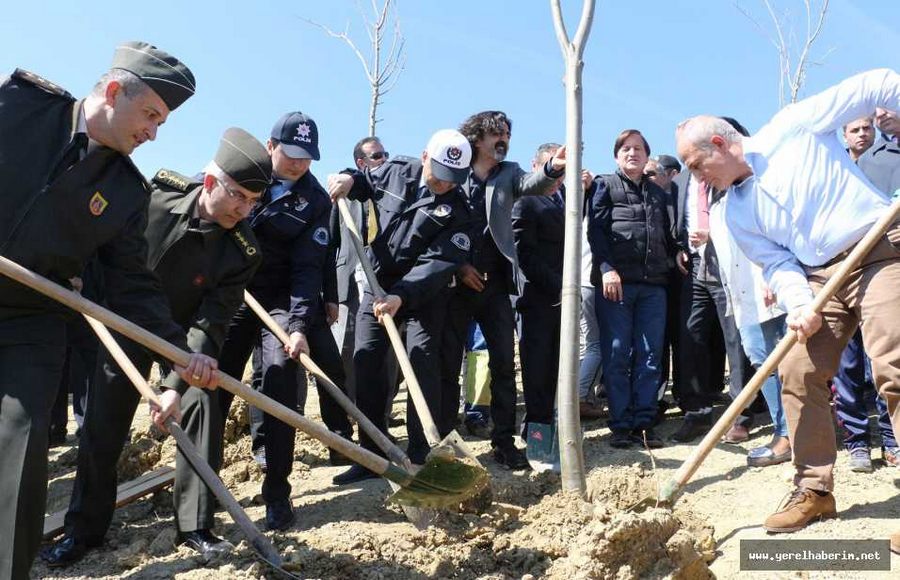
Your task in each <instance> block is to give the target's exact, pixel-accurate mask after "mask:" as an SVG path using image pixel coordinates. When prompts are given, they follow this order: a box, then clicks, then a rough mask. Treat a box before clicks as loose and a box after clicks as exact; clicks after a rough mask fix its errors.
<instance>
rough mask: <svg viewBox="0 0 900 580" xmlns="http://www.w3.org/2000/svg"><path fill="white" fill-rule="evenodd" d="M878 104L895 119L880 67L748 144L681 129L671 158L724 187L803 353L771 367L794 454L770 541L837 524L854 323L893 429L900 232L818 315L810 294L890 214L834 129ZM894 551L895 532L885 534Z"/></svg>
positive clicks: (899, 346) (723, 133) (709, 120)
mask: <svg viewBox="0 0 900 580" xmlns="http://www.w3.org/2000/svg"><path fill="white" fill-rule="evenodd" d="M876 107H882V108H887V109H890V110H900V75H897V73H895V72H894V71H891V70H887V69H881V70H874V71H870V72H867V73H864V74H861V75H857V76H855V77H852V78H850V79H848V80H846V81H844V82H842V83H841V84H839V85H837V86H835V87H832V88H831V89H829V90H827V91H824V92H822V93H820V94H818V95H816V96H813V97H811V98H809V99H806V100H804V101H801V102H799V103H795V104H793V105H790V106H788V107H786V108H784V109H783V110H781V111H780V112H779V113H778V114H776V115H775V117H774V118H773V119H772V120H771V121H770V122H769V123H768V124H767V125H766V126H765V127H763V128H762V129H761V130H760V131H759V132H758V133H757V134H756V135H754V136H753V137H751V138H742V137H741V136H740V135H738V134H737V132H736V131H734V129H733V128H732V127H731V126H730V125H728V124H727V123H725V122H723V121H722V120H721V119H718V118H716V117H709V116H702V117H694V118H692V119H688V120H687V121H685V122H683V123H681V124H680V125H679V127H678V130H677V131H676V140H677V145H678V153H679V156H680V157H681V158H682V160H683V161H684V163H685V165H686V166H687V168H688V170H690V171H691V172H692V173H694V174H695V175H697V177H698V178H699V179H702V180H704V181H706V182H707V183H709V184H710V186H712V187H715V188H717V189H720V190H724V189H727V188H731V190H730V191H729V200H730V201H729V204H728V207H727V208H726V216H725V217H726V221H727V224H728V227H729V230H730V231H731V234H732V235H733V236H734V237H735V238H736V240H737V242H738V245H739V246H740V248H741V249H742V250H743V251H744V252H745V253H746V254H747V256H748V257H749V258H750V259H751V260H752V261H753V262H756V263H757V264H759V265H760V266H762V268H763V272H764V275H765V278H766V280H767V282H768V283H769V286H770V287H771V288H772V290H773V291H774V292H775V294H776V296H777V297H778V299H779V301H780V302H781V304H782V306H783V307H784V308H785V310H786V311H787V312H788V319H787V320H788V326H789V327H790V328H791V329H792V330H794V331H796V332H797V334H798V338H799V340H800V343H801V344H800V345H799V346H797V347H795V348H794V349H793V350H792V351H791V352H790V353H789V354H788V355H787V356H786V357H785V359H784V361H783V363H782V364H781V366H780V368H779V372H780V374H781V376H782V379H783V383H784V384H783V389H784V390H783V394H782V399H783V402H784V406H785V412H786V414H787V418H788V426H789V429H790V439H791V443H792V445H793V447H794V465H795V466H796V475H795V477H794V484H795V485H796V489H795V490H794V492H793V493H792V494H791V496H790V499H789V500H788V501H787V502H786V503H785V505H784V506H783V507H782V508H781V509H780V511H778V512H776V513H775V514H773V515H771V516H769V518H767V519H766V522H765V524H764V528H765V529H766V530H767V531H769V532H793V531H796V530H799V529H801V528H803V527H805V526H806V525H807V524H808V523H810V522H811V521H813V520H816V519H821V518H826V517H832V516H834V515H836V509H835V502H834V497H833V496H832V494H831V491H832V489H833V487H834V481H833V478H832V469H833V466H834V460H835V457H836V449H835V444H834V439H835V438H834V425H833V422H832V417H831V408H830V406H829V395H830V393H829V389H828V380H829V379H830V378H831V377H832V376H833V375H834V373H835V371H836V370H837V366H838V363H839V360H840V354H841V351H842V350H843V349H844V346H845V345H846V344H847V341H848V340H849V339H850V337H851V336H852V335H853V332H854V331H855V330H856V328H857V327H858V326H860V325H861V326H862V329H863V336H864V339H865V346H866V351H867V352H868V354H869V356H870V357H871V359H872V370H873V374H874V376H875V382H876V385H877V387H878V390H879V392H880V393H881V395H882V396H883V397H884V398H885V399H886V401H887V403H888V409H889V411H890V413H891V421H892V423H893V425H894V427H895V429H896V428H897V427H900V327H898V326H897V323H896V321H897V320H898V318H900V300H898V298H900V290H898V288H900V225H894V226H893V227H892V228H891V229H890V230H889V232H888V233H887V234H886V235H885V236H884V238H883V239H882V240H881V241H880V242H879V243H878V244H877V245H876V246H875V248H874V249H873V250H872V251H871V252H870V254H869V255H868V256H867V257H866V258H865V259H864V260H863V262H862V263H861V264H860V266H859V267H858V268H857V269H856V270H854V271H853V272H852V273H851V274H850V276H849V277H848V279H847V281H846V283H845V285H844V287H843V288H842V289H841V290H840V291H839V292H838V293H837V294H836V295H835V297H834V298H832V299H831V300H829V301H828V303H827V304H826V305H825V306H824V308H823V309H822V311H821V313H818V312H814V311H813V310H812V308H811V304H812V301H813V294H814V292H816V291H817V290H819V289H821V288H822V286H823V285H824V284H825V282H826V281H827V280H828V278H829V277H830V276H832V275H833V274H834V273H835V271H836V270H837V268H838V267H839V266H840V264H841V262H842V260H843V259H844V258H845V257H846V255H847V252H848V251H849V250H850V249H851V248H852V247H853V246H854V245H855V244H856V243H857V242H858V241H859V240H860V239H861V238H862V237H863V236H864V235H865V233H866V232H867V231H868V230H869V229H870V228H871V227H872V225H873V224H874V223H875V222H876V221H877V219H878V218H879V216H880V215H882V214H883V213H884V212H885V211H887V208H888V206H889V201H888V200H887V199H886V198H885V196H884V195H883V194H882V193H880V192H878V191H876V190H875V189H873V187H872V185H871V183H870V182H869V181H868V180H867V179H866V178H865V177H864V175H863V174H862V172H861V171H860V170H859V168H858V167H856V165H855V164H854V163H853V162H852V161H851V160H850V159H849V157H848V156H847V153H846V151H844V149H843V146H842V144H841V142H840V140H839V139H838V135H837V130H838V129H840V128H841V126H842V125H844V124H846V123H848V122H850V121H852V120H854V119H858V118H860V117H862V116H864V115H867V114H873V113H874V112H875V109H876ZM891 539H892V541H891V548H892V550H895V551H898V552H900V533H897V534H894V535H893V536H892V538H891Z"/></svg>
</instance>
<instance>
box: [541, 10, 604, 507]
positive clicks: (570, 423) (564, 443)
mask: <svg viewBox="0 0 900 580" xmlns="http://www.w3.org/2000/svg"><path fill="white" fill-rule="evenodd" d="M550 8H551V10H552V12H553V26H554V28H555V29H556V38H557V40H558V41H559V47H560V49H561V50H562V53H563V58H564V59H565V62H566V77H565V78H566V226H565V227H566V230H565V242H564V243H565V246H564V247H565V250H564V252H563V275H562V282H563V284H562V307H561V314H560V316H561V320H560V332H559V378H558V380H557V384H556V401H557V404H556V407H557V412H558V415H559V456H560V457H559V458H560V464H561V468H562V488H563V490H565V491H574V492H577V493H579V494H581V495H582V496H584V495H585V493H586V492H587V484H586V482H585V477H584V453H583V452H582V448H581V418H580V416H579V413H578V344H579V340H578V335H579V332H580V331H581V326H580V324H579V316H580V311H581V220H582V217H581V212H582V207H583V206H584V202H583V200H584V187H583V186H582V183H581V154H582V142H581V129H582V119H581V111H582V95H581V72H582V69H583V68H584V61H583V60H582V56H583V55H584V45H585V44H586V43H587V38H588V35H589V34H590V32H591V23H592V21H593V19H594V0H584V4H583V5H582V10H581V21H580V22H579V23H578V30H577V31H576V32H575V39H574V40H573V41H570V40H569V33H568V32H567V31H566V25H565V22H564V21H563V16H562V8H561V7H560V0H550Z"/></svg>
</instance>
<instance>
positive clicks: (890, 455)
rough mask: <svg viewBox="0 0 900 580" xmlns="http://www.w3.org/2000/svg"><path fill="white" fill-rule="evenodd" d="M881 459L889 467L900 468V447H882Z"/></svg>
mask: <svg viewBox="0 0 900 580" xmlns="http://www.w3.org/2000/svg"><path fill="white" fill-rule="evenodd" d="M881 458H882V459H883V460H884V462H885V463H886V464H888V465H893V466H894V467H898V466H900V447H882V448H881Z"/></svg>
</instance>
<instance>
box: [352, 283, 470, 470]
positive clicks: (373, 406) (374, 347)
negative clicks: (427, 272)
mask: <svg viewBox="0 0 900 580" xmlns="http://www.w3.org/2000/svg"><path fill="white" fill-rule="evenodd" d="M372 301H373V297H372V294H371V293H369V292H368V291H367V292H365V293H364V294H363V297H362V300H361V301H360V305H359V312H358V313H357V318H356V348H355V350H354V354H353V364H354V371H355V373H356V404H357V406H358V407H359V408H360V410H361V411H362V412H363V413H364V414H365V415H366V417H368V418H369V419H370V420H371V421H372V423H373V424H374V425H375V426H376V427H378V429H380V430H381V431H382V432H384V433H387V419H386V417H385V413H384V409H385V405H386V404H387V403H388V402H389V401H390V400H391V398H392V397H393V393H394V384H395V382H396V381H395V379H394V378H393V376H392V372H391V368H392V365H391V364H390V361H391V359H394V358H395V357H394V355H393V350H392V348H391V345H390V340H389V338H388V336H387V331H386V330H385V329H384V327H383V326H382V325H381V324H379V323H378V320H377V319H376V318H375V314H374V313H373V312H372ZM445 303H446V300H445V298H444V297H443V296H442V297H441V298H440V299H437V300H435V301H434V303H433V304H434V305H433V306H430V307H427V308H424V309H420V310H416V311H413V312H403V311H402V310H401V311H400V312H399V313H398V314H399V315H400V316H398V317H397V318H396V319H395V320H396V321H397V323H401V322H402V323H405V325H406V341H405V344H406V353H407V355H408V356H409V360H410V363H412V367H413V370H414V371H415V373H416V378H417V379H418V381H419V385H420V386H421V388H422V394H423V396H424V397H425V401H426V402H427V404H428V409H429V411H431V415H432V417H433V419H434V421H435V424H436V425H437V428H438V432H439V434H440V436H441V437H444V436H446V435H447V434H448V433H450V431H452V430H453V423H452V422H448V421H447V420H446V417H447V416H448V415H450V413H449V412H448V411H447V409H448V408H452V409H454V410H456V409H458V408H459V387H458V386H457V387H456V389H450V390H449V391H445V390H444V389H443V384H442V382H441V373H440V356H441V351H442V347H441V341H442V340H443V336H444V335H443V330H444V322H445V315H446V310H445V308H444V304H445ZM406 431H407V435H408V437H409V445H408V447H407V454H408V455H409V456H410V459H412V461H413V462H415V463H423V462H424V460H425V456H426V455H427V454H428V449H429V445H428V441H427V440H426V438H425V434H424V432H423V431H422V423H421V421H420V419H419V414H418V413H417V412H416V410H415V406H414V405H413V401H412V397H408V398H407V405H406ZM359 441H360V444H361V445H362V446H363V447H365V448H366V449H368V450H369V451H372V452H374V453H378V454H379V455H384V452H383V451H382V450H381V449H378V447H377V446H376V445H375V443H374V442H373V441H372V439H371V438H370V437H369V436H368V435H366V433H365V432H364V431H362V430H360V432H359Z"/></svg>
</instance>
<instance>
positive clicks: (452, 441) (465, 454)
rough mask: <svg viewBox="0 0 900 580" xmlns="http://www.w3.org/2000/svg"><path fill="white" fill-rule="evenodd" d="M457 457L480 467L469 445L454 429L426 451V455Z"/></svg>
mask: <svg viewBox="0 0 900 580" xmlns="http://www.w3.org/2000/svg"><path fill="white" fill-rule="evenodd" d="M432 456H435V457H440V458H447V457H457V458H460V459H467V460H469V461H472V462H474V463H475V464H476V465H478V466H479V467H481V462H479V461H478V459H477V458H476V457H475V455H474V454H473V453H472V452H471V451H469V447H468V446H467V445H466V442H465V441H463V438H462V436H461V435H460V434H459V433H457V431H456V430H455V429H454V430H453V431H451V432H450V433H449V434H448V435H447V436H446V437H444V438H443V439H441V441H440V443H438V444H437V445H435V446H434V447H432V448H431V451H430V452H429V453H428V457H429V458H430V457H432Z"/></svg>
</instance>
